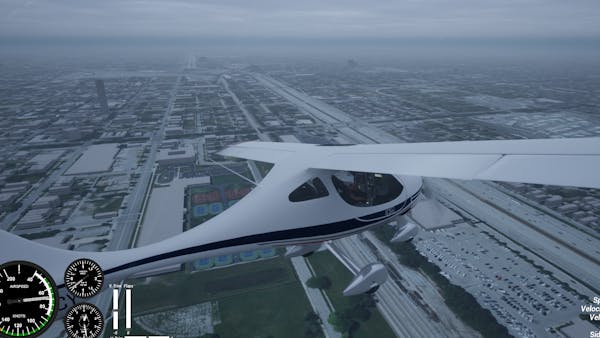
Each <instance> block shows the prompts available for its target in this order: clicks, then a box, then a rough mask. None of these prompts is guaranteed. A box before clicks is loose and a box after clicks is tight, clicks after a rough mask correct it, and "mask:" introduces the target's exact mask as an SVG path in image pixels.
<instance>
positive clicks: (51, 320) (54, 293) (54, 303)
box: [0, 260, 59, 338]
mask: <svg viewBox="0 0 600 338" xmlns="http://www.w3.org/2000/svg"><path fill="white" fill-rule="evenodd" d="M19 264H21V265H26V266H29V267H31V268H33V269H35V270H37V272H38V273H39V274H40V275H41V276H42V277H43V278H44V279H45V280H46V281H47V282H48V284H50V291H51V294H52V297H53V301H52V314H51V315H50V318H48V320H47V321H46V322H45V323H43V324H42V325H41V327H40V328H39V329H38V331H36V332H33V333H31V334H27V335H23V334H21V335H18V336H14V335H9V334H7V333H4V332H1V331H0V337H2V338H14V337H28V338H30V337H38V336H40V335H41V334H42V333H44V332H45V331H46V330H47V329H48V328H49V327H50V326H52V323H54V319H56V314H57V313H58V309H59V306H58V303H59V296H58V289H57V288H56V283H55V282H54V279H53V278H52V276H51V275H50V274H49V273H48V271H46V269H44V268H42V267H41V266H39V265H37V264H35V263H33V262H30V261H24V260H18V261H10V262H6V263H3V264H0V271H2V270H3V269H5V268H6V267H8V266H14V265H19Z"/></svg>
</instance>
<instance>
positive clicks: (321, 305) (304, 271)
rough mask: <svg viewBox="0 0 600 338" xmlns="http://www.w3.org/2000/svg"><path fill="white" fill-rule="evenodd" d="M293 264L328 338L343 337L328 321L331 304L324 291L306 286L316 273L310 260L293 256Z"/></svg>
mask: <svg viewBox="0 0 600 338" xmlns="http://www.w3.org/2000/svg"><path fill="white" fill-rule="evenodd" d="M291 261H292V265H293V266H294V269H295V270H296V273H297V274H298V279H300V284H302V287H303V288H304V292H306V296H307V297H308V300H309V301H310V304H311V306H312V308H313V310H314V311H315V313H316V314H317V315H319V318H321V328H322V329H323V333H325V337H327V338H341V337H342V335H341V334H340V333H339V332H337V331H335V330H334V329H333V327H332V326H331V324H329V322H328V321H327V319H328V318H329V314H331V310H332V309H331V307H330V304H329V303H328V302H327V300H325V296H324V294H323V292H321V290H319V289H311V288H309V287H307V286H306V281H307V280H308V279H309V278H311V277H312V276H313V275H314V274H313V272H312V270H311V269H310V268H309V265H308V262H307V261H306V260H305V259H304V257H301V256H300V257H293V258H292V259H291Z"/></svg>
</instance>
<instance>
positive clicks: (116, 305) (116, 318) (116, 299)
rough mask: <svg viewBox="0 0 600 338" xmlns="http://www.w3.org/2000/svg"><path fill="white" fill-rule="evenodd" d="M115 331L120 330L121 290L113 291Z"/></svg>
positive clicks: (115, 289)
mask: <svg viewBox="0 0 600 338" xmlns="http://www.w3.org/2000/svg"><path fill="white" fill-rule="evenodd" d="M112 320H113V330H114V331H117V330H119V289H117V288H114V289H113V317H112Z"/></svg>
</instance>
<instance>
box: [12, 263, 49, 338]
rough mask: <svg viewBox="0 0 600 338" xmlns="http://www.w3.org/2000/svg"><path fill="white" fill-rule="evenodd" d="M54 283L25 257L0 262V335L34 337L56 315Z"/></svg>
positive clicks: (45, 327) (42, 330)
mask: <svg viewBox="0 0 600 338" xmlns="http://www.w3.org/2000/svg"><path fill="white" fill-rule="evenodd" d="M57 299H58V297H57V293H56V286H55V284H54V281H53V280H52V278H51V277H50V275H49V274H48V273H47V272H46V271H45V270H44V269H42V268H41V267H39V266H37V265H35V264H33V263H30V262H25V261H14V262H9V263H6V264H2V265H0V337H3V338H4V337H35V336H38V335H40V334H41V333H42V332H44V331H45V330H46V329H47V328H48V327H49V326H50V324H51V323H52V320H53V319H54V317H55V315H56V302H57Z"/></svg>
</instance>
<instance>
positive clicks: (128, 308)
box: [125, 289, 131, 329]
mask: <svg viewBox="0 0 600 338" xmlns="http://www.w3.org/2000/svg"><path fill="white" fill-rule="evenodd" d="M125 328H126V329H131V289H125Z"/></svg>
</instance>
